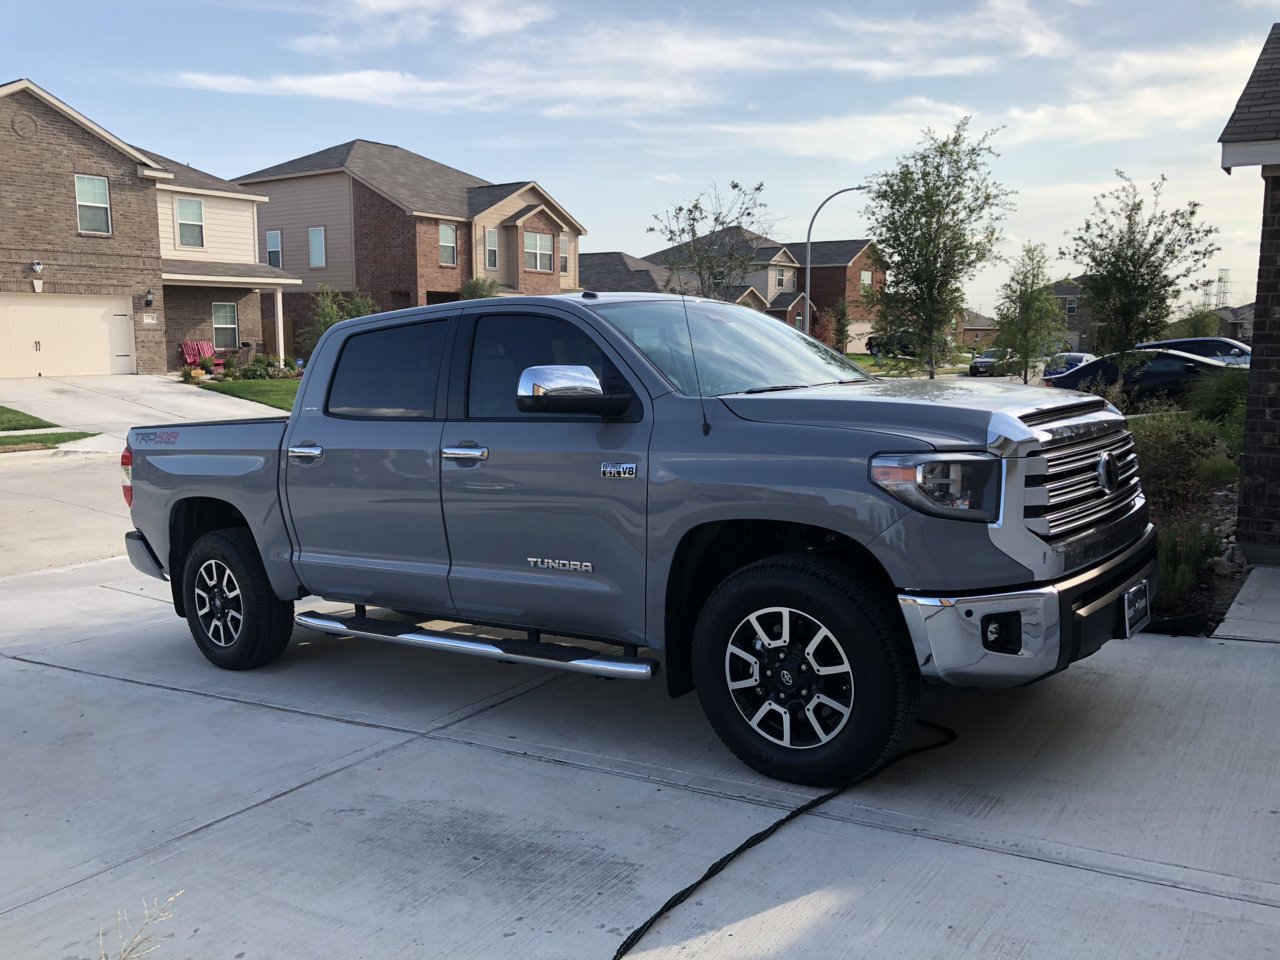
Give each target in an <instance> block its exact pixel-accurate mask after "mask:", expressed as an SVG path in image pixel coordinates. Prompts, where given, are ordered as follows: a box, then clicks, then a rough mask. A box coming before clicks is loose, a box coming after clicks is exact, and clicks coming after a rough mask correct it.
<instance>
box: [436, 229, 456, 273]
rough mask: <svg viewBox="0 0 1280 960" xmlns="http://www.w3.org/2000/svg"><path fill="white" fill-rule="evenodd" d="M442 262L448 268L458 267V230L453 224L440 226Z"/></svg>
mask: <svg viewBox="0 0 1280 960" xmlns="http://www.w3.org/2000/svg"><path fill="white" fill-rule="evenodd" d="M440 262H441V263H442V264H444V265H445V266H446V267H456V266H457V265H458V228H457V227H455V226H454V225H453V224H452V223H442V224H440Z"/></svg>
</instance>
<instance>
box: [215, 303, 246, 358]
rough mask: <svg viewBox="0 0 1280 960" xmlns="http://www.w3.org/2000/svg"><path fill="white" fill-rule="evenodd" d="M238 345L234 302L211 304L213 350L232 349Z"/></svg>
mask: <svg viewBox="0 0 1280 960" xmlns="http://www.w3.org/2000/svg"><path fill="white" fill-rule="evenodd" d="M239 345H240V325H239V322H238V318H237V316H236V305H235V304H234V303H215V304H214V305H213V347H214V349H215V350H234V349H236V347H238V346H239Z"/></svg>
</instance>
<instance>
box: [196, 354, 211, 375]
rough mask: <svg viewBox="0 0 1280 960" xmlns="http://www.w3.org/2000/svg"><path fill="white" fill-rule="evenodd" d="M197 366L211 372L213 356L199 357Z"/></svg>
mask: <svg viewBox="0 0 1280 960" xmlns="http://www.w3.org/2000/svg"><path fill="white" fill-rule="evenodd" d="M199 367H200V369H201V370H203V371H204V372H205V373H213V357H201V358H200V363H199Z"/></svg>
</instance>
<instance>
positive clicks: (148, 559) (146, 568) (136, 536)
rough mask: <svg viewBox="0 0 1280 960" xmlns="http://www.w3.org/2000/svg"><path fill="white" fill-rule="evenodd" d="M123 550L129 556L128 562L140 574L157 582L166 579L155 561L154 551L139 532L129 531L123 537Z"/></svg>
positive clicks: (162, 570)
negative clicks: (153, 578)
mask: <svg viewBox="0 0 1280 960" xmlns="http://www.w3.org/2000/svg"><path fill="white" fill-rule="evenodd" d="M124 549H125V552H126V553H128V554H129V562H130V563H132V564H133V565H134V567H135V568H137V569H138V570H140V571H141V572H142V573H145V574H146V575H147V576H148V577H155V578H156V579H157V580H167V579H168V577H166V576H165V575H164V568H162V567H161V566H160V561H159V560H157V559H156V555H155V551H153V550H152V549H151V544H149V543H147V538H146V537H144V536H143V535H142V534H141V533H140V532H139V531H137V530H130V531H129V532H128V533H126V534H125V535H124Z"/></svg>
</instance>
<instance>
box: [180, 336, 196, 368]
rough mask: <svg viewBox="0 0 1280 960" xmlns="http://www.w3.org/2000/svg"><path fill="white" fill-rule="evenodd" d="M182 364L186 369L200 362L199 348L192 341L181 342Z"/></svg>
mask: <svg viewBox="0 0 1280 960" xmlns="http://www.w3.org/2000/svg"><path fill="white" fill-rule="evenodd" d="M182 362H183V364H185V365H186V366H188V367H194V366H195V365H196V364H198V363H199V362H200V348H199V347H197V346H196V342H195V341H194V340H183V341H182Z"/></svg>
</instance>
